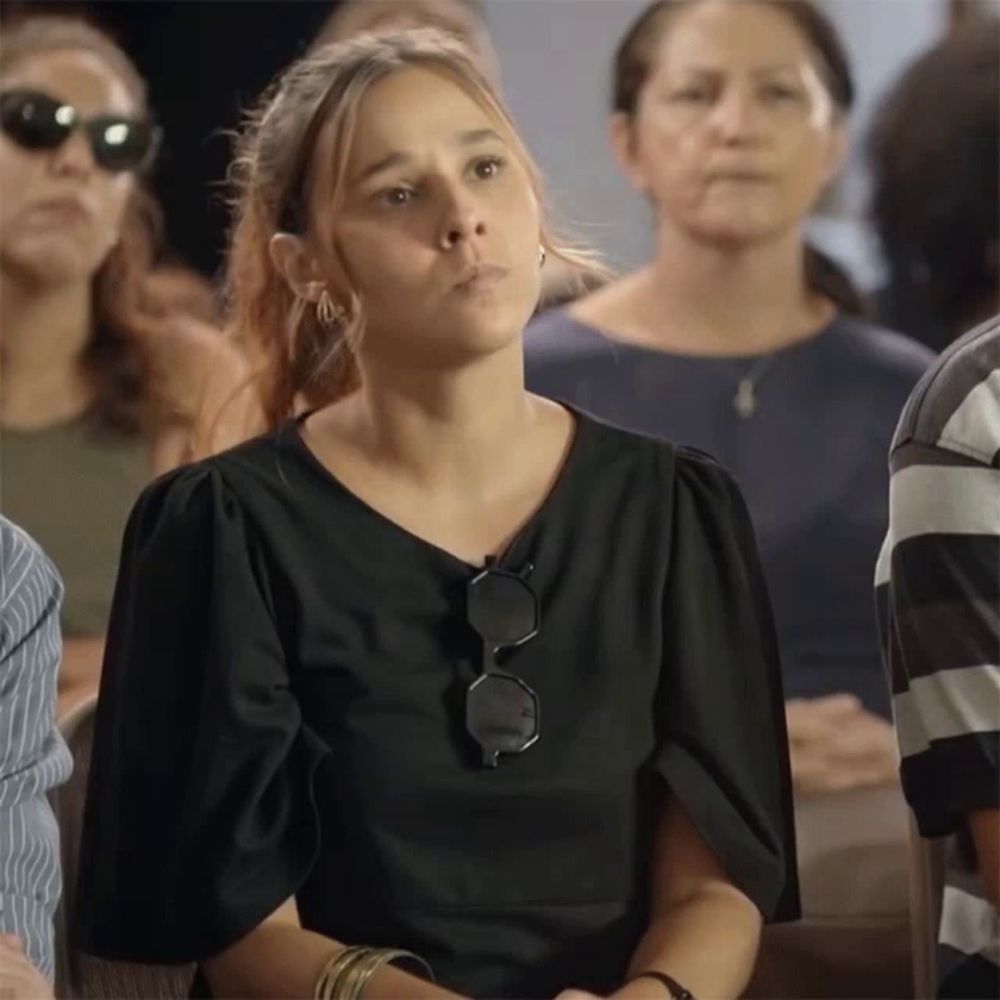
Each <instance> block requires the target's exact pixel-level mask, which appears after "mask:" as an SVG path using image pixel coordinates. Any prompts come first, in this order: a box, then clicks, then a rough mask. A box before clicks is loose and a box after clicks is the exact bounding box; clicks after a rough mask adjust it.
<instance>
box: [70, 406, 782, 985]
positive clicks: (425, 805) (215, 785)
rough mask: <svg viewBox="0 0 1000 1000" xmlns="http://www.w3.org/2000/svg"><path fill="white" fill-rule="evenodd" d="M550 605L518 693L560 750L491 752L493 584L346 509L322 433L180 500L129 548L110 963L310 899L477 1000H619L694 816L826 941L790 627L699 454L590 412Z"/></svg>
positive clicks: (348, 496) (258, 447)
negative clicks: (783, 650) (662, 871)
mask: <svg viewBox="0 0 1000 1000" xmlns="http://www.w3.org/2000/svg"><path fill="white" fill-rule="evenodd" d="M527 563H531V564H532V565H533V567H534V568H533V570H532V571H531V576H530V582H531V586H532V587H533V588H534V590H535V592H536V593H537V594H538V597H539V601H540V605H541V627H540V631H539V633H538V635H537V636H536V637H535V638H533V639H532V640H531V641H529V642H527V643H526V644H525V645H524V646H522V647H520V648H518V649H517V650H515V651H514V652H513V653H512V654H511V655H510V657H509V658H508V660H507V662H506V664H505V665H506V666H507V667H508V668H509V669H510V670H512V671H513V672H515V673H516V674H518V675H519V676H520V677H522V678H524V680H525V681H527V683H528V684H530V685H531V687H532V688H533V689H534V690H535V691H536V692H537V693H538V696H539V699H540V704H541V713H540V721H541V738H540V739H539V741H538V742H537V743H536V744H535V745H534V746H532V747H530V748H529V749H528V750H526V751H525V752H524V753H522V754H520V755H518V756H504V757H502V758H501V762H500V766H499V768H497V769H496V770H484V769H483V768H482V767H481V756H480V754H479V752H478V748H477V747H476V745H475V744H474V743H473V742H472V740H471V738H470V737H469V736H468V735H467V734H466V732H465V727H464V694H465V689H466V687H467V686H468V684H469V683H470V681H471V680H472V679H474V677H475V676H476V674H477V668H478V666H479V663H480V660H481V649H482V646H481V642H480V640H479V639H478V637H477V636H476V634H475V633H474V632H473V631H472V630H471V629H470V627H469V626H468V624H467V622H466V615H465V588H466V584H467V582H468V580H469V579H470V578H471V577H472V575H473V574H475V573H476V572H477V569H476V568H475V567H473V566H471V565H469V564H467V563H465V562H462V561H461V560H459V559H457V558H455V557H454V556H452V555H450V554H449V553H447V552H445V551H443V550H442V549H440V548H437V547H436V546H434V545H432V544H430V543H428V542H426V541H423V540H421V539H420V538H418V537H416V536H415V535H413V534H411V533H410V532H408V531H406V530H404V529H403V528H401V527H400V526H399V525H397V524H395V523H394V522H392V521H390V520H389V519H387V518H386V517H384V516H383V515H381V514H379V513H377V512H376V511H375V510H373V509H372V508H371V507H369V506H368V505H366V504H365V503H364V502H363V501H361V500H360V499H359V498H358V497H357V496H355V495H354V494H352V493H351V492H349V491H348V490H347V489H346V488H345V487H344V486H343V485H342V484H340V483H339V482H338V481H337V480H336V479H335V478H334V477H333V476H332V475H331V474H330V473H329V472H328V471H327V470H326V469H325V468H324V467H323V466H322V465H321V464H320V463H319V461H318V460H317V459H316V458H315V457H314V456H313V454H312V453H311V451H310V450H309V449H308V447H307V446H306V445H305V443H304V442H303V440H302V438H301V436H300V433H299V426H298V424H297V423H289V424H288V425H286V426H285V427H283V428H282V429H280V430H279V431H277V432H275V433H273V434H270V435H267V436H265V437H261V438H258V439H256V440H254V441H251V442H249V443H247V444H245V445H243V446H241V447H239V448H236V449H234V450H232V451H229V452H227V453H225V454H223V455H220V456H217V457H215V458H212V459H209V460H206V461H204V462H200V463H198V464H196V465H192V466H189V467H187V468H184V469H181V470H179V471H177V472H174V473H171V474H169V475H167V476H165V477H163V478H161V479H160V480H158V481H157V482H156V483H154V484H153V485H152V486H150V487H149V488H148V489H147V490H146V491H145V492H144V493H143V495H142V497H141V498H140V500H139V502H138V504H137V505H136V507H135V510H134V512H133V514H132V517H131V520H130V522H129V526H128V529H127V531H126V535H125V543H124V554H123V557H122V565H121V570H120V575H119V579H118V585H117V590H116V595H115V605H114V612H113V615H112V621H111V629H110V633H109V636H108V652H107V657H106V660H105V665H104V675H103V680H102V685H101V698H100V707H99V713H98V723H97V735H96V743H95V750H94V761H93V769H92V772H91V779H90V786H89V790H88V805H87V815H86V822H85V830H84V844H83V857H82V862H81V871H82V876H81V878H82V885H81V892H80V897H81V899H82V901H83V902H82V913H81V914H80V923H81V927H82V944H83V947H84V948H85V949H86V950H88V951H91V952H93V953H95V954H98V955H102V956H105V957H108V958H119V959H129V960H133V961H147V962H155V963H171V962H186V961H191V960H196V959H199V958H203V957H205V956H208V955H211V954H213V953H216V952H218V951H220V950H222V949H224V948H226V947H227V946H229V945H230V944H232V943H234V942H235V941H236V940H238V939H239V938H240V937H242V936H243V935H245V934H247V933H248V932H249V931H250V930H252V929H253V928H254V927H255V926H256V925H257V924H258V923H260V921H261V920H262V919H263V918H264V917H265V916H267V915H268V914H269V913H270V912H271V911H272V910H274V909H275V908H276V907H277V906H278V905H279V904H280V903H281V902H282V901H283V900H284V899H286V898H287V897H288V896H291V895H293V894H294V895H295V896H296V898H297V900H298V906H299V911H300V914H301V918H302V922H303V924H304V926H305V927H307V928H310V929H312V930H315V931H318V932H320V933H323V934H328V935H330V936H331V937H334V938H337V939H339V940H341V941H344V942H349V943H363V944H369V945H394V946H398V947H403V948H409V949H412V950H413V951H415V952H417V953H419V954H421V955H422V956H423V957H425V958H426V959H427V960H428V961H429V962H430V963H431V965H432V966H433V967H434V969H435V972H436V974H437V977H438V980H439V982H441V983H443V984H444V985H446V986H448V987H450V988H452V989H455V990H458V991H460V992H463V993H466V994H468V995H471V996H476V997H484V996H487V997H499V996H503V997H544V996H553V995H554V994H555V993H557V992H558V991H559V990H560V989H562V988H564V987H567V986H570V985H573V986H577V987H581V988H585V989H590V990H594V991H597V992H602V991H606V990H609V989H611V988H612V987H613V986H615V985H616V984H617V982H618V981H619V980H620V978H621V977H622V975H623V973H624V970H625V967H626V965H627V962H628V959H629V957H630V953H631V951H632V949H633V948H634V947H635V945H636V943H637V941H638V938H639V937H640V935H641V934H642V931H643V929H644V922H645V920H646V905H647V902H646V901H647V895H648V894H647V882H648V879H649V872H648V867H649V866H648V861H649V858H650V854H651V841H652V833H653V828H654V825H655V820H656V816H657V812H658V809H657V805H658V803H659V801H660V799H661V792H662V790H663V789H664V788H666V789H669V791H670V793H671V794H673V795H675V796H676V797H677V798H678V799H679V800H680V802H681V803H683V806H684V808H685V809H686V811H687V812H688V814H689V815H690V816H691V818H692V820H693V822H694V824H695V825H696V827H697V828H698V830H699V831H700V832H701V834H702V836H703V837H704V839H705V840H706V841H707V843H708V844H709V845H710V846H711V847H712V848H713V849H714V851H715V852H716V853H717V855H718V856H719V858H720V859H721V862H722V863H723V865H724V866H725V868H726V870H727V872H728V873H729V875H730V877H731V878H732V879H733V881H734V882H735V883H736V885H737V886H739V888H740V889H742V890H743V892H745V893H746V894H747V895H748V896H749V897H750V898H751V899H752V900H753V901H754V902H755V903H756V904H757V906H758V907H759V908H760V909H761V911H762V912H763V913H764V915H765V916H766V917H767V918H768V919H776V920H781V919H790V918H794V917H795V916H796V915H797V911H798V891H797V883H796V875H795V851H794V834H793V825H792V814H791V797H790V781H789V770H788V759H787V750H786V736H785V728H784V714H783V707H782V691H781V682H780V673H779V665H778V657H777V652H776V645H775V638H774V629H773V625H772V621H771V614H770V610H769V607H768V600H767V594H766V591H765V587H764V583H763V581H762V579H761V572H760V567H759V563H758V558H757V552H756V547H755V544H754V539H753V534H752V530H751V528H750V524H749V521H748V518H747V514H746V510H745V508H744V505H743V502H742V500H741V498H740V495H739V493H738V491H737V489H736V487H735V485H734V484H733V481H732V480H731V479H730V478H729V476H728V475H726V473H724V472H723V471H722V469H721V468H720V467H719V466H718V465H716V464H715V463H714V462H713V461H712V460H711V459H709V458H708V457H706V456H705V455H702V454H701V453H698V452H694V451H690V450H686V449H683V448H677V447H674V446H673V445H670V444H666V443H663V442H658V441H654V440H652V439H647V438H644V437H640V436H638V435H635V434H631V433H627V432H625V431H621V430H618V429H615V428H612V427H610V426H608V425H605V424H602V423H600V422H598V421H596V420H595V419H593V418H591V417H587V416H585V415H583V414H579V413H578V414H577V432H576V437H575V440H574V442H573V445H572V447H571V450H570V452H569V455H568V457H567V459H566V462H565V465H564V467H563V469H562V472H561V473H560V476H559V478H558V480H557V482H556V484H555V486H554V487H553V489H552V491H551V493H550V494H549V496H548V497H547V499H546V500H545V502H544V503H543V505H542V506H541V508H540V509H539V510H538V512H537V513H536V515H535V516H534V517H533V518H532V519H531V520H530V521H529V523H528V524H527V525H526V526H525V528H524V529H523V531H521V532H520V534H519V535H518V537H517V538H516V539H515V541H514V542H513V543H512V544H511V545H510V547H509V548H508V550H507V551H506V552H505V554H504V555H503V557H502V558H501V560H500V565H501V566H502V567H505V568H509V569H513V570H516V571H520V570H521V569H523V568H524V567H525V565H526V564H527Z"/></svg>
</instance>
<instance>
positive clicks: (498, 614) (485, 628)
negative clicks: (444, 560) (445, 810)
mask: <svg viewBox="0 0 1000 1000" xmlns="http://www.w3.org/2000/svg"><path fill="white" fill-rule="evenodd" d="M530 571H531V568H530V567H528V568H527V569H526V571H525V572H524V573H521V574H518V573H511V572H509V571H508V570H502V569H498V568H497V567H496V564H495V561H494V560H487V562H486V568H485V569H484V570H483V572H482V573H479V574H478V575H477V576H476V577H474V578H473V579H472V580H470V581H469V584H468V589H467V593H466V597H467V613H468V621H469V625H470V626H471V627H472V628H473V629H474V630H475V631H476V632H477V633H478V635H479V637H480V639H482V642H483V656H482V664H481V667H480V674H479V677H477V678H476V679H475V680H474V681H473V682H472V683H471V684H470V685H469V688H468V691H467V692H466V696H465V725H466V728H467V729H468V731H469V735H470V736H472V738H473V739H474V740H475V741H476V742H477V743H478V744H479V746H480V748H481V750H482V754H483V758H482V762H483V767H490V768H492V767H496V766H497V765H498V763H499V757H500V754H502V753H521V752H523V751H524V750H527V749H528V747H530V746H531V745H532V744H533V743H535V742H537V740H538V737H539V735H540V730H539V703H538V695H537V694H535V692H534V691H532V689H531V688H530V687H529V686H528V685H527V684H526V683H525V682H524V681H523V680H522V679H521V678H520V677H518V676H517V675H516V674H512V673H511V672H510V671H509V670H504V669H502V668H501V667H500V666H499V665H498V663H497V657H498V655H499V654H500V652H501V651H502V650H505V649H513V648H514V647H516V646H520V645H522V644H523V643H525V642H527V641H528V640H529V639H531V638H532V637H533V636H534V635H536V634H537V633H538V628H539V625H540V621H539V617H540V616H539V610H538V598H537V597H536V596H535V592H534V591H533V590H532V589H531V587H530V585H529V584H528V581H527V580H526V579H525V577H526V576H527V574H528V573H530Z"/></svg>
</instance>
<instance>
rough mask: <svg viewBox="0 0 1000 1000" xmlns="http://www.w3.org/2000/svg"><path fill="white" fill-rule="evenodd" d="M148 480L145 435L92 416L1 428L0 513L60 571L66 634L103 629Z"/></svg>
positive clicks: (88, 633) (101, 631) (93, 633)
mask: <svg viewBox="0 0 1000 1000" xmlns="http://www.w3.org/2000/svg"><path fill="white" fill-rule="evenodd" d="M150 478H151V470H150V451H149V442H148V440H147V439H146V438H144V437H126V436H124V435H121V434H116V433H114V432H111V431H107V430H103V429H99V428H97V427H96V426H95V424H94V421H93V420H91V419H90V418H88V417H80V418H78V419H76V420H73V421H70V422H69V423H64V424H57V425H55V426H53V427H46V428H43V429H41V430H32V431H22V430H12V429H10V428H7V427H4V428H0V512H2V513H3V514H4V515H5V516H6V517H8V518H10V520H12V521H14V522H15V523H17V524H19V525H20V526H21V527H22V528H24V530H25V531H27V532H28V533H29V534H30V535H32V536H33V537H34V538H35V539H36V541H37V542H38V543H39V544H40V545H41V546H42V548H43V549H45V551H46V552H47V553H48V555H49V557H50V558H51V559H52V561H53V562H54V563H55V564H56V566H57V567H58V569H59V572H60V573H61V574H62V577H63V580H64V582H65V584H66V596H65V599H64V602H63V610H62V625H63V633H64V635H66V636H67V637H73V636H97V635H103V634H104V632H105V630H106V628H107V621H108V612H109V610H110V608H111V596H112V591H113V590H114V585H115V578H116V576H117V573H118V556H119V553H120V550H121V539H122V532H123V531H124V528H125V521H126V519H127V518H128V514H129V511H130V510H131V509H132V504H133V503H134V502H135V500H136V499H137V497H138V495H139V492H140V490H141V489H142V488H143V487H144V486H145V485H146V483H148V482H149V480H150Z"/></svg>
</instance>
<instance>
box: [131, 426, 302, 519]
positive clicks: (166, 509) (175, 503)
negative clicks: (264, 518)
mask: <svg viewBox="0 0 1000 1000" xmlns="http://www.w3.org/2000/svg"><path fill="white" fill-rule="evenodd" d="M287 436H288V427H287V426H283V427H281V428H278V429H277V430H275V431H269V432H268V433H265V434H260V435H258V436H256V437H253V438H251V439H249V440H247V441H244V442H242V443H240V444H237V445H233V446H232V447H230V448H228V449H226V450H225V451H221V452H218V453H217V454H213V455H210V456H208V457H206V458H201V459H198V460H197V461H193V462H188V463H186V464H183V465H180V466H178V467H177V468H174V469H172V470H170V471H169V472H165V473H163V474H162V475H160V476H158V477H157V478H155V479H154V480H153V481H152V482H151V483H150V484H149V485H148V486H147V487H146V488H145V489H144V490H143V492H142V494H141V495H140V497H139V500H138V502H137V504H136V509H135V511H134V512H133V517H135V516H137V513H138V512H139V511H144V512H145V514H146V516H147V517H150V516H151V517H153V518H154V519H156V520H159V519H161V518H163V517H167V518H170V519H180V520H182V521H184V522H186V523H193V522H202V523H207V522H209V521H212V520H215V519H217V518H218V517H219V516H222V517H224V518H231V516H232V515H233V514H234V513H235V512H236V511H237V510H242V508H244V507H246V506H247V505H248V504H252V501H253V498H254V496H255V494H258V493H260V492H262V491H264V490H266V489H267V486H268V483H270V482H275V481H280V480H282V479H283V477H284V475H285V469H284V468H283V465H282V451H283V450H284V446H285V443H286V438H287Z"/></svg>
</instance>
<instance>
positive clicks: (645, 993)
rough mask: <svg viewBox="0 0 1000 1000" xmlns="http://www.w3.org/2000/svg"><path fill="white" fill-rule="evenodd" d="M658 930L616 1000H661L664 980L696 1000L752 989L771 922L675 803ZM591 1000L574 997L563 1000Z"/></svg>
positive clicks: (665, 846) (662, 859) (660, 866)
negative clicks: (651, 975) (657, 976)
mask: <svg viewBox="0 0 1000 1000" xmlns="http://www.w3.org/2000/svg"><path fill="white" fill-rule="evenodd" d="M651 874H652V880H653V884H652V897H651V910H650V922H649V926H648V927H647V929H646V933H645V934H644V935H643V937H642V939H641V940H640V942H639V945H638V947H637V948H636V950H635V952H634V954H633V956H632V961H631V962H630V963H629V969H628V973H627V974H626V982H625V984H624V985H623V986H621V987H620V988H619V989H618V990H616V991H615V992H614V993H612V994H611V996H612V997H613V998H614V1000H658V998H666V997H667V988H666V986H664V985H663V984H662V983H659V982H657V981H655V980H653V979H635V980H633V979H632V977H634V976H637V975H639V974H640V973H642V972H647V971H650V970H655V971H659V972H664V973H666V974H667V975H669V976H670V977H671V978H672V979H674V980H675V981H676V982H677V983H678V984H679V985H681V986H682V987H684V989H686V990H688V991H689V992H690V993H692V994H693V995H694V996H695V997H712V998H721V997H738V996H739V995H740V994H741V993H742V991H743V989H744V987H745V986H746V984H747V983H748V982H749V981H750V976H751V975H752V973H753V968H754V963H755V962H756V959H757V949H758V947H759V944H760V933H761V927H762V925H763V918H762V917H761V914H760V911H759V910H758V909H757V907H756V906H754V904H753V903H752V902H751V901H750V900H749V899H748V898H747V897H746V896H745V895H744V894H743V893H742V892H740V891H739V889H737V888H736V887H735V886H734V885H733V884H732V882H731V881H730V880H729V877H728V876H727V875H726V873H725V871H724V870H723V868H722V865H721V864H720V863H719V860H718V858H717V857H716V856H715V854H714V852H713V851H712V850H711V848H709V846H708V845H707V844H706V843H705V841H704V840H703V839H702V837H701V835H700V834H699V833H698V831H697V829H696V828H695V826H694V824H693V823H692V822H691V820H690V818H689V817H688V815H687V813H686V812H685V810H684V809H683V807H682V806H681V805H680V804H679V803H677V802H676V800H674V799H670V800H668V802H667V804H666V807H665V809H664V815H663V819H662V821H661V824H660V829H659V831H658V832H657V836H656V841H655V844H654V853H653V865H652V869H651ZM590 995H591V994H588V993H582V992H580V991H577V990H568V991H566V992H565V993H563V994H561V997H560V1000H575V998H583V997H589V996H590Z"/></svg>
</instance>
